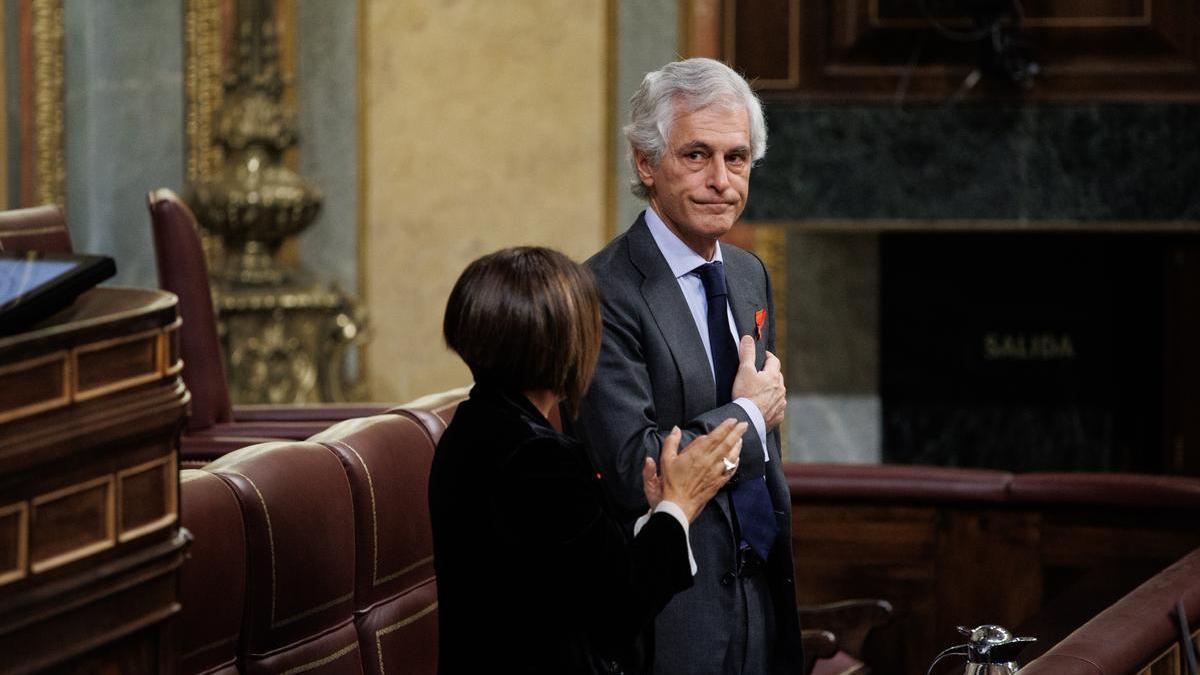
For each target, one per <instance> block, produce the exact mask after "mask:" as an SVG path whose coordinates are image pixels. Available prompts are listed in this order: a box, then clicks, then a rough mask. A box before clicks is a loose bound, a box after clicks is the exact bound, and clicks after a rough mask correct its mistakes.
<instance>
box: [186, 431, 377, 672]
mask: <svg viewBox="0 0 1200 675" xmlns="http://www.w3.org/2000/svg"><path fill="white" fill-rule="evenodd" d="M206 469H207V470H208V471H210V472H211V473H213V474H215V475H217V476H219V477H220V478H221V479H222V480H224V481H225V482H226V483H227V484H228V485H229V486H230V487H231V488H232V489H233V491H234V493H235V494H236V495H237V498H238V502H239V504H240V506H241V510H242V518H243V521H244V523H245V530H246V542H247V545H246V549H247V550H246V565H247V578H248V580H249V582H248V585H247V589H246V593H247V602H246V609H245V613H244V619H243V625H242V645H241V667H242V671H243V672H246V673H281V672H289V671H290V672H301V671H309V670H314V669H317V668H319V669H320V672H321V673H359V672H361V671H362V655H361V652H360V651H359V643H358V636H357V634H356V632H355V628H354V620H353V618H354V574H355V547H354V531H355V519H354V506H353V502H352V499H351V494H350V485H349V482H348V481H347V479H346V474H345V472H344V471H343V470H342V467H341V462H340V461H339V460H338V457H337V456H336V455H334V454H333V453H332V452H330V451H329V449H328V448H326V447H325V446H323V445H320V444H317V443H309V442H304V441H296V442H290V443H263V444H260V445H254V446H250V447H247V448H242V449H240V450H236V451H234V452H232V453H230V454H228V455H226V456H224V457H222V458H221V459H219V460H217V461H215V462H213V463H211V464H209V465H208V466H207V467H206Z"/></svg>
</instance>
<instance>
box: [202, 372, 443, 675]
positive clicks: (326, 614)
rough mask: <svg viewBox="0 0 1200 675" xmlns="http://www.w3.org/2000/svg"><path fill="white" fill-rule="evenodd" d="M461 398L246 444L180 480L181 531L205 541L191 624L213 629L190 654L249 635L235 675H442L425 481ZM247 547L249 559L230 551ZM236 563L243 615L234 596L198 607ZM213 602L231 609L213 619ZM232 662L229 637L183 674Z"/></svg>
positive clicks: (239, 650) (243, 641)
mask: <svg viewBox="0 0 1200 675" xmlns="http://www.w3.org/2000/svg"><path fill="white" fill-rule="evenodd" d="M464 393H465V392H464V390H456V391H455V392H448V393H447V394H445V395H440V396H437V397H432V398H428V399H425V400H424V401H416V402H414V403H417V404H421V405H425V406H428V407H418V408H413V409H405V408H400V409H397V410H396V411H395V412H394V413H390V414H382V415H375V416H371V417H365V418H359V419H352V420H347V421H344V422H341V423H338V424H335V425H334V426H332V427H330V428H328V429H325V430H324V431H322V432H321V433H320V434H318V435H316V436H314V437H313V438H312V439H311V440H310V441H307V442H301V441H296V442H273V443H263V444H259V445H255V446H251V447H245V448H241V449H238V450H235V451H233V452H229V453H228V454H225V455H223V456H222V457H221V458H220V459H218V460H217V461H214V462H212V463H210V464H208V465H206V466H205V467H204V468H203V469H202V470H192V471H185V472H184V474H185V479H184V485H183V503H184V525H185V526H187V527H188V528H189V529H192V530H193V531H194V532H195V536H196V539H197V542H196V546H195V548H194V549H193V551H194V559H193V560H192V561H191V562H190V563H189V565H188V566H187V567H186V568H185V570H184V576H185V582H184V583H185V586H186V587H187V588H188V589H190V590H189V593H188V594H185V595H186V597H185V600H184V604H183V625H184V626H204V627H206V629H205V630H206V631H207V632H206V633H204V634H203V635H204V636H203V637H201V634H200V633H197V635H196V636H194V638H190V639H189V644H192V645H200V646H204V645H207V644H209V643H213V642H215V641H217V638H213V639H211V640H209V643H202V642H200V641H201V640H202V639H208V636H211V635H217V636H218V637H219V638H223V637H225V636H230V635H237V636H240V637H238V638H237V645H238V647H237V650H236V653H237V655H238V658H237V661H236V667H237V668H238V670H239V671H240V672H284V671H288V670H289V669H293V668H301V667H307V666H314V665H315V664H323V665H321V670H320V672H360V669H361V670H362V671H366V672H372V673H383V672H389V673H395V672H405V673H417V674H422V673H429V674H432V673H435V672H436V669H437V586H436V581H435V579H434V572H433V535H432V531H431V529H430V525H429V507H428V501H427V499H428V498H427V483H428V476H429V467H430V464H431V462H432V460H433V452H434V448H435V447H436V445H437V441H438V439H439V438H440V437H441V433H442V431H443V430H444V428H445V426H444V424H443V423H442V422H441V420H442V417H439V414H440V415H445V416H447V417H449V416H450V415H453V412H454V409H455V408H456V407H457V405H458V402H459V401H460V400H461V397H462V396H463V394H464ZM222 496H223V500H222V499H218V497H222ZM231 514H232V516H231ZM231 523H232V524H231ZM243 528H244V530H243ZM218 542H219V543H218ZM243 542H244V545H245V548H244V550H240V549H238V547H237V546H235V544H241V543H243ZM235 567H236V568H238V569H241V570H244V578H245V579H246V582H245V589H246V590H245V594H244V596H245V601H244V602H243V603H240V604H239V610H240V611H233V612H229V611H226V609H227V608H226V605H225V604H221V603H224V602H225V601H227V600H228V601H233V600H232V598H233V597H234V595H236V594H233V595H230V596H229V597H222V598H206V597H197V593H199V592H201V590H200V589H208V590H210V591H211V589H212V588H213V587H220V584H219V582H218V581H214V580H217V579H220V578H222V577H223V576H227V577H228V578H230V579H236V578H237V574H236V573H235V572H233V571H230V570H231V568H235ZM235 585H236V584H235ZM218 600H219V601H220V602H218ZM214 603H216V604H219V605H220V607H222V608H226V609H222V610H220V611H217V612H216V615H214V616H210V614H212V613H213V612H214V611H215V610H214V609H213V607H214ZM242 607H244V609H241V608H242ZM197 614H200V615H201V616H196V615H197ZM229 616H233V619H232V624H231V625H227V624H228V617H229ZM239 623H240V625H241V628H240V630H238V625H239ZM216 626H220V629H219V630H218V629H217V628H216ZM189 630H194V629H189ZM191 649H192V650H193V651H194V650H196V649H198V647H195V646H193V647H191ZM232 653H233V651H232V647H231V646H230V645H229V642H228V640H221V641H219V643H218V644H213V645H212V646H211V648H206V649H204V650H201V651H200V652H198V653H197V655H196V656H194V657H193V658H192V659H191V660H188V661H185V663H184V665H185V667H184V668H183V672H185V673H194V672H205V671H204V668H208V667H210V666H212V665H213V664H215V663H220V664H222V665H225V666H230V665H231V662H230V661H229V658H230V655H231V654H232Z"/></svg>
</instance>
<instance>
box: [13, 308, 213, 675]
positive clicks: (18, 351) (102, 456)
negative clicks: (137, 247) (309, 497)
mask: <svg viewBox="0 0 1200 675" xmlns="http://www.w3.org/2000/svg"><path fill="white" fill-rule="evenodd" d="M175 305H176V300H175V296H173V295H171V294H169V293H164V292H162V291H156V290H150V289H137V288H96V289H93V290H91V291H89V292H87V293H85V294H83V295H81V296H80V297H79V298H78V299H77V300H76V302H75V303H74V304H73V305H72V306H71V307H69V308H67V309H65V310H63V311H62V312H59V313H58V314H56V315H54V316H53V317H51V318H49V319H47V320H46V321H43V322H41V323H40V324H38V325H36V326H34V327H33V329H32V330H30V331H28V332H25V333H21V334H18V335H14V336H9V337H2V338H0V672H2V673H26V672H33V671H37V670H41V669H43V668H47V667H50V666H55V667H56V669H57V668H61V669H62V670H63V671H65V672H101V671H109V672H121V673H142V672H155V673H162V672H165V673H170V672H174V670H175V667H174V658H175V654H174V649H173V638H172V635H171V630H170V622H169V621H168V619H169V618H170V617H172V616H173V615H174V614H176V613H177V612H178V611H179V603H178V600H177V585H178V583H177V577H176V575H177V570H178V568H179V565H180V564H181V563H182V560H183V553H184V549H185V547H186V545H187V540H188V535H187V533H186V531H185V530H181V528H180V526H179V516H178V513H179V508H178V506H179V479H178V472H177V449H178V435H179V431H180V429H181V427H182V424H183V420H184V415H185V409H186V406H187V403H188V400H189V394H188V392H187V389H186V388H185V387H184V386H183V382H182V380H181V379H180V377H179V372H180V369H181V368H182V362H181V361H180V359H179V323H180V322H179V320H178V318H177V314H176V307H175Z"/></svg>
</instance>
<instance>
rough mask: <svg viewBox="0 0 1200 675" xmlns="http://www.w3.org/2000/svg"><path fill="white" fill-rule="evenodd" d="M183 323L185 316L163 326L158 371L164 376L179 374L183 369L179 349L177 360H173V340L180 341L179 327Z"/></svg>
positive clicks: (160, 337) (176, 353)
mask: <svg viewBox="0 0 1200 675" xmlns="http://www.w3.org/2000/svg"><path fill="white" fill-rule="evenodd" d="M182 325H183V318H177V319H175V321H174V323H172V324H171V325H169V326H165V327H163V330H162V335H161V336H159V345H158V346H159V360H158V364H159V368H158V372H159V373H161V374H162V375H163V376H164V377H169V376H171V375H177V374H178V373H179V372H181V371H182V370H183V359H182V358H179V350H176V352H175V355H176V358H175V362H174V363H172V362H171V341H172V340H176V341H178V339H179V327H180V326H182Z"/></svg>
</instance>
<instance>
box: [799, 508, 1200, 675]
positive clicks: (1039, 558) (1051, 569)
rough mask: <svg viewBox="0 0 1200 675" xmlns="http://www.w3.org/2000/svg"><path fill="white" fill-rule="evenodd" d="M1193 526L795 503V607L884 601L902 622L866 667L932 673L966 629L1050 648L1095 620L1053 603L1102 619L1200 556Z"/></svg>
mask: <svg viewBox="0 0 1200 675" xmlns="http://www.w3.org/2000/svg"><path fill="white" fill-rule="evenodd" d="M1195 522H1196V513H1195V511H1194V510H1190V509H1166V508H1164V509H1138V508H1131V507H1123V506H1120V505H1113V506H1108V507H1104V506H1068V505H1044V506H1038V505H1035V504H1023V505H1019V506H1017V505H1014V506H1011V507H1009V506H1001V505H990V504H980V505H970V504H960V503H942V504H937V503H930V504H928V505H914V504H912V503H907V502H906V501H905V500H896V501H888V500H883V501H880V502H879V503H873V504H872V503H864V502H861V501H856V502H849V501H847V502H840V501H839V502H831V501H827V500H820V499H814V500H812V501H806V500H804V499H803V498H800V497H799V496H796V497H794V498H793V505H792V543H793V547H794V550H795V569H796V576H795V579H796V595H797V602H798V603H799V604H801V605H811V604H817V603H823V602H834V601H838V600H846V599H848V598H882V599H884V600H887V601H888V602H890V603H891V604H892V605H893V607H894V608H895V616H894V621H893V623H892V625H891V626H888V627H887V628H884V629H877V631H876V634H875V635H873V637H872V639H871V640H870V641H868V645H867V654H866V657H867V662H868V665H869V666H870V667H871V668H872V672H873V673H876V674H877V675H889V674H890V675H904V674H908V673H923V672H925V669H926V668H927V667H928V666H929V664H930V661H931V660H932V659H933V657H934V656H935V655H936V654H937V653H938V652H939V651H941V650H942V649H944V648H946V647H949V646H951V645H954V644H958V643H960V642H961V641H962V636H961V635H959V634H958V633H957V632H956V631H955V627H956V626H960V625H967V626H977V625H981V624H985V623H996V624H1000V625H1003V626H1006V627H1008V628H1010V629H1014V630H1017V631H1020V630H1021V628H1022V627H1025V626H1029V627H1030V629H1031V630H1033V631H1035V632H1036V634H1035V635H1034V637H1038V638H1039V640H1041V643H1039V646H1040V647H1042V648H1045V647H1049V646H1050V645H1052V644H1054V643H1055V642H1057V641H1058V640H1059V639H1061V638H1062V637H1064V636H1065V635H1066V634H1067V633H1068V632H1070V631H1071V630H1073V629H1074V628H1076V627H1077V626H1078V625H1079V624H1080V623H1082V621H1083V620H1086V618H1089V617H1084V616H1081V615H1079V612H1074V611H1068V612H1065V613H1063V612H1062V608H1061V607H1056V606H1055V604H1056V603H1057V604H1058V605H1061V604H1062V603H1063V602H1066V603H1068V604H1069V605H1071V606H1072V607H1071V608H1069V609H1073V608H1074V607H1075V606H1077V605H1079V604H1080V603H1081V602H1083V601H1082V600H1081V599H1080V594H1081V593H1082V594H1085V595H1086V597H1085V598H1084V600H1086V601H1087V602H1090V603H1093V604H1094V605H1095V606H1094V609H1093V610H1091V611H1093V612H1094V611H1099V609H1100V608H1103V607H1105V606H1107V605H1108V604H1110V603H1112V602H1113V601H1115V600H1117V599H1118V598H1120V597H1121V596H1122V595H1124V594H1125V593H1126V592H1127V591H1129V590H1132V588H1133V587H1134V586H1136V585H1137V584H1138V583H1140V582H1141V581H1143V580H1144V579H1146V578H1148V577H1149V576H1150V575H1152V574H1153V573H1154V572H1155V571H1157V570H1159V569H1161V568H1162V567H1165V566H1166V565H1168V564H1170V563H1171V562H1173V561H1175V560H1176V559H1178V558H1180V557H1182V556H1183V555H1185V554H1186V553H1187V552H1188V551H1191V550H1192V549H1194V548H1195V547H1196V546H1198V545H1200V530H1197V529H1196V527H1195ZM1035 626H1036V628H1034V627H1035ZM1039 653H1040V652H1039ZM1027 660H1028V659H1025V660H1023V662H1026V661H1027ZM1177 662H1178V661H1176V663H1177ZM1156 667H1158V666H1156ZM1149 672H1152V673H1154V674H1156V675H1157V673H1159V672H1170V671H1159V670H1153V671H1149Z"/></svg>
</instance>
